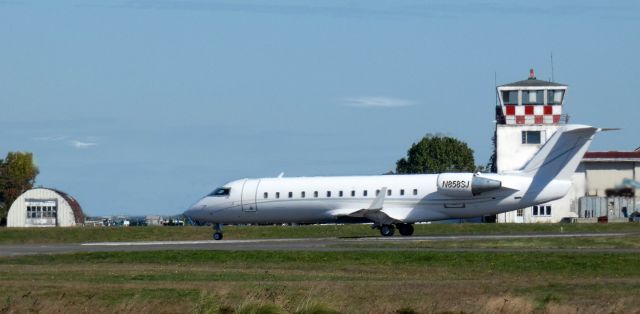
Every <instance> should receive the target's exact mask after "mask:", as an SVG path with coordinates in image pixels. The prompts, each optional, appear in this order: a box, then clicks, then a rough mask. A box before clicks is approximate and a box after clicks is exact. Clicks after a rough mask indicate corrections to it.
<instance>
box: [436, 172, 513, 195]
mask: <svg viewBox="0 0 640 314" xmlns="http://www.w3.org/2000/svg"><path fill="white" fill-rule="evenodd" d="M501 187H502V182H500V181H498V180H493V179H487V178H483V177H480V176H478V175H475V174H473V173H441V174H439V175H438V193H441V194H444V195H448V196H459V197H470V196H475V195H478V194H481V193H484V192H488V191H493V190H497V189H499V188H501Z"/></svg>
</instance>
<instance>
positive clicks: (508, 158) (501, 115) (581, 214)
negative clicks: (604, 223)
mask: <svg viewBox="0 0 640 314" xmlns="http://www.w3.org/2000/svg"><path fill="white" fill-rule="evenodd" d="M567 88H568V87H567V85H564V84H560V83H556V82H548V81H543V80H538V79H536V77H535V75H534V72H533V70H531V71H530V73H529V78H528V79H526V80H523V81H518V82H514V83H510V84H506V85H501V86H498V87H497V98H498V103H497V105H496V130H495V154H496V156H495V166H496V170H497V171H498V172H503V171H509V170H517V169H520V168H522V167H523V166H524V165H525V163H526V162H527V161H528V160H529V159H531V157H532V156H533V155H534V154H535V153H536V152H537V151H538V149H540V147H541V146H542V145H543V144H544V143H545V142H546V141H547V140H548V139H549V138H550V137H551V136H552V135H553V134H554V133H555V132H556V131H557V130H558V129H559V128H561V127H562V126H563V125H565V124H566V123H567V122H568V116H567V114H566V113H565V112H564V106H565V104H564V100H565V95H566V92H567ZM638 180H640V150H636V151H632V152H587V153H586V154H585V156H584V158H583V160H582V162H581V164H580V166H579V167H578V169H577V170H576V173H575V174H574V175H573V185H572V188H571V190H570V191H569V193H568V194H567V195H566V196H565V197H564V198H562V199H560V200H556V201H553V202H549V203H548V204H540V205H537V206H532V207H529V208H523V209H519V210H516V211H511V212H507V213H502V214H499V215H497V216H496V221H497V222H498V223H524V222H527V223H536V222H559V221H561V220H563V219H574V218H575V219H577V220H584V221H596V220H597V217H602V216H607V217H608V219H609V221H612V220H616V219H619V220H621V221H628V217H629V215H631V214H632V213H633V212H635V211H636V205H635V203H636V198H635V196H636V195H638V193H637V192H638V191H637V189H636V188H635V187H633V186H631V187H630V184H629V183H636V184H637V182H638ZM636 187H637V186H636ZM639 206H640V205H639ZM638 210H640V208H639V209H638Z"/></svg>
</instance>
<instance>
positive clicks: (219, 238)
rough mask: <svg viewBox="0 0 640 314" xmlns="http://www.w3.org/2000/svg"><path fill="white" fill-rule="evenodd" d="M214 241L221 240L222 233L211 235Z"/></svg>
mask: <svg viewBox="0 0 640 314" xmlns="http://www.w3.org/2000/svg"><path fill="white" fill-rule="evenodd" d="M213 239H214V240H222V232H216V233H214V234H213Z"/></svg>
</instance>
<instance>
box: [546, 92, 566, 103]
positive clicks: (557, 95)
mask: <svg viewBox="0 0 640 314" xmlns="http://www.w3.org/2000/svg"><path fill="white" fill-rule="evenodd" d="M563 96H564V91H563V90H553V89H552V90H549V91H547V103H548V104H549V105H561V104H562V97H563Z"/></svg>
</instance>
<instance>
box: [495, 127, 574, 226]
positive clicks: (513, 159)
mask: <svg viewBox="0 0 640 314" xmlns="http://www.w3.org/2000/svg"><path fill="white" fill-rule="evenodd" d="M560 127H562V126H561V125H504V124H498V125H496V152H497V165H496V166H497V169H498V173H500V172H503V171H512V170H518V169H521V168H522V167H523V166H524V165H525V164H526V163H527V161H529V160H530V159H531V158H532V157H533V155H535V153H536V152H538V150H539V149H540V147H542V145H544V143H545V142H546V141H547V140H548V139H549V138H550V137H551V136H552V135H553V134H554V133H555V132H556V131H557V130H558V129H559V128H560ZM523 131H541V132H540V133H541V134H540V142H541V143H540V144H523V143H522V132H523ZM582 177H584V175H582ZM576 179H577V180H581V179H580V175H577V178H576ZM582 180H583V181H584V179H582ZM574 182H575V181H574ZM576 189H579V188H575V187H574V188H572V190H570V191H569V193H568V194H567V196H565V197H564V198H562V199H560V200H557V201H553V202H550V203H545V204H541V205H542V206H547V205H550V206H551V216H540V215H539V216H533V207H528V208H524V210H523V211H522V214H523V216H522V217H518V216H517V211H511V212H506V213H502V214H498V215H497V216H496V222H498V223H520V222H526V223H536V222H558V221H560V220H561V219H562V218H564V217H575V214H571V210H572V206H573V205H574V203H575V211H576V212H577V201H574V200H575V199H577V198H576V193H577V192H579V191H576ZM583 195H584V194H583Z"/></svg>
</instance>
